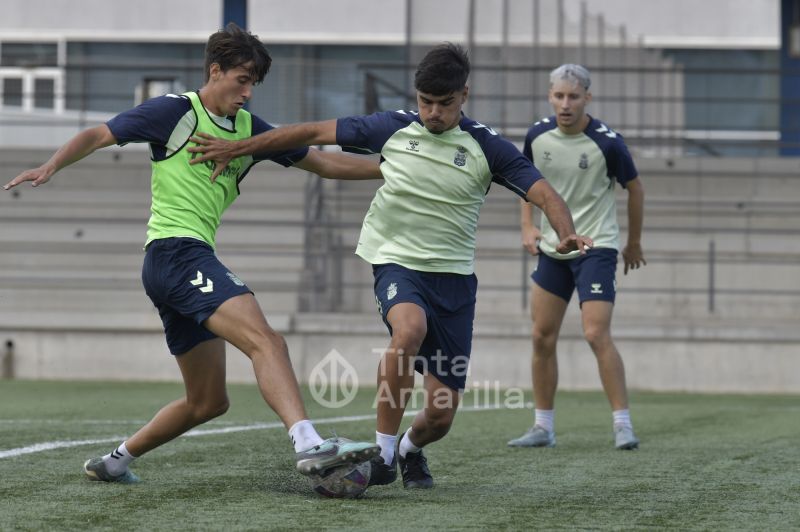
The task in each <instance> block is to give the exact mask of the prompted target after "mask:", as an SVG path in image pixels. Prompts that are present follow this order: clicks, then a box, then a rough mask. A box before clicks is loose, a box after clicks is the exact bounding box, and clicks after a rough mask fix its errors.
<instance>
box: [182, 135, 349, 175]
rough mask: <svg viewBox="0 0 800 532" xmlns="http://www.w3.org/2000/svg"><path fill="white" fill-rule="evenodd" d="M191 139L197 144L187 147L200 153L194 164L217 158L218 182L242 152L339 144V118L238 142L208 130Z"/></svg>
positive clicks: (192, 151) (252, 152)
mask: <svg viewBox="0 0 800 532" xmlns="http://www.w3.org/2000/svg"><path fill="white" fill-rule="evenodd" d="M190 140H191V141H192V142H194V143H195V144H196V146H189V147H188V148H187V150H188V151H189V152H191V153H198V154H200V155H198V156H197V157H194V158H192V160H191V161H190V164H198V163H202V162H205V161H214V162H215V163H216V167H215V169H214V173H213V174H212V175H211V180H212V181H214V180H215V179H216V178H217V176H218V175H219V174H220V172H222V170H223V169H225V167H226V166H228V163H229V162H230V161H231V160H232V159H235V158H236V157H241V156H242V155H250V154H254V153H260V152H265V151H283V150H291V149H295V148H302V147H303V146H318V145H328V144H336V120H326V121H324V122H303V123H301V124H292V125H289V126H281V127H279V128H275V129H271V130H269V131H265V132H263V133H260V134H258V135H256V136H254V137H250V138H247V139H242V140H237V141H230V140H224V139H219V138H216V137H212V136H211V135H208V134H206V133H198V134H197V136H194V137H192V138H191V139H190Z"/></svg>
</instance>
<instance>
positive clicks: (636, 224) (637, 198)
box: [622, 177, 647, 275]
mask: <svg viewBox="0 0 800 532" xmlns="http://www.w3.org/2000/svg"><path fill="white" fill-rule="evenodd" d="M625 188H626V189H627V190H628V243H627V245H626V246H625V247H624V248H623V249H622V259H623V261H624V262H625V270H624V274H625V275H627V274H628V269H631V270H635V269H638V268H639V267H641V266H646V265H647V261H646V260H644V252H643V251H642V223H643V221H644V187H643V186H642V181H641V179H639V178H638V177H637V178H636V179H634V180H632V181H629V182H628V183H627V184H626V185H625Z"/></svg>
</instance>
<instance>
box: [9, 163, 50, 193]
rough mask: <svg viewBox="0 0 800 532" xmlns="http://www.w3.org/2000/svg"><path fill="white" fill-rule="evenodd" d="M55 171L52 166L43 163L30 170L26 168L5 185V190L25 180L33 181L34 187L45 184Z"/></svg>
mask: <svg viewBox="0 0 800 532" xmlns="http://www.w3.org/2000/svg"><path fill="white" fill-rule="evenodd" d="M54 173H55V172H54V171H53V170H51V169H50V168H48V167H46V166H44V165H42V166H40V167H39V168H32V169H30V170H25V171H24V172H22V173H21V174H19V175H18V176H17V177H15V178H14V179H12V180H11V181H9V182H8V183H6V184H5V185H3V190H10V189H12V188H14V187H15V186H17V185H19V184H20V183H24V182H25V181H31V186H32V187H38V186H39V185H44V184H45V183H47V182H48V181H50V177H51V176H52V175H53V174H54Z"/></svg>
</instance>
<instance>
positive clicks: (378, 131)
mask: <svg viewBox="0 0 800 532" xmlns="http://www.w3.org/2000/svg"><path fill="white" fill-rule="evenodd" d="M416 120H417V118H416V115H415V114H413V113H407V112H405V111H385V112H380V113H374V114H371V115H366V116H348V117H345V118H340V119H338V120H337V121H336V144H338V145H339V146H341V147H342V150H344V151H350V152H360V153H380V152H381V150H382V149H383V145H384V144H386V141H388V140H389V138H390V137H391V136H392V135H394V134H395V133H396V132H397V131H398V130H400V129H403V128H404V127H406V126H407V125H408V124H410V123H411V122H414V121H416Z"/></svg>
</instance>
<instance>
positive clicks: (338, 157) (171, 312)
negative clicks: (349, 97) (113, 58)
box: [3, 24, 381, 483]
mask: <svg viewBox="0 0 800 532" xmlns="http://www.w3.org/2000/svg"><path fill="white" fill-rule="evenodd" d="M271 62H272V59H271V58H270V56H269V53H268V52H267V49H266V48H265V47H264V45H263V44H262V43H261V41H259V40H258V38H257V37H256V36H254V35H251V34H250V33H248V32H246V31H244V30H242V29H241V28H239V27H238V26H236V25H234V24H229V25H228V26H227V27H226V28H225V29H224V30H221V31H219V32H217V33H214V34H213V35H211V37H210V38H209V40H208V43H207V45H206V60H205V77H206V82H205V85H203V87H202V88H201V89H200V90H198V91H197V92H189V93H186V94H182V95H174V94H169V95H166V96H161V97H157V98H153V99H151V100H148V101H146V102H144V103H143V104H141V105H139V106H138V107H136V108H134V109H131V110H129V111H126V112H124V113H122V114H119V115H117V116H116V117H114V118H112V119H111V120H109V121H108V122H107V123H106V124H103V125H100V126H97V127H93V128H90V129H87V130H85V131H82V132H81V133H78V134H77V135H76V136H74V137H73V138H72V139H71V140H70V141H68V142H67V143H66V144H64V145H63V146H62V147H61V148H60V149H59V150H58V151H57V152H56V153H55V154H54V155H53V156H52V157H51V158H50V160H49V161H47V162H46V163H45V164H43V165H42V166H40V167H38V168H35V169H31V170H27V171H25V172H23V173H22V174H20V175H19V176H17V177H16V178H14V179H13V180H12V181H10V182H9V183H8V184H6V185H5V186H4V187H3V188H4V189H5V190H9V189H10V188H12V187H14V186H17V185H19V184H21V183H23V182H25V181H30V182H31V184H32V186H34V187H36V186H39V185H42V184H44V183H46V182H47V181H49V180H50V178H51V177H52V176H53V174H55V173H56V172H57V171H58V170H60V169H61V168H64V167H65V166H68V165H70V164H72V163H74V162H76V161H79V160H80V159H82V158H84V157H86V156H87V155H89V154H90V153H92V152H94V151H95V150H97V149H100V148H103V147H106V146H110V145H112V144H119V145H124V144H127V143H129V142H147V143H149V145H150V156H151V160H152V168H153V170H152V183H151V186H152V207H151V215H150V220H149V222H148V225H147V227H148V228H147V242H146V244H145V249H146V254H145V259H144V265H143V268H142V281H143V284H144V287H145V291H146V292H147V294H148V296H150V298H151V299H152V301H153V304H154V305H155V306H156V308H158V311H159V314H160V315H161V319H162V321H163V324H164V331H165V334H166V339H167V345H168V346H169V349H170V352H171V353H172V354H173V355H174V356H175V360H176V361H177V363H178V366H179V368H180V371H181V374H182V376H183V380H184V383H185V385H186V396H185V397H182V398H180V399H177V400H175V401H173V402H172V403H170V404H168V405H166V406H164V407H163V408H162V409H161V410H160V411H159V412H158V413H157V414H156V415H155V417H154V418H153V419H152V420H151V421H150V422H149V423H147V424H146V425H145V426H144V427H142V428H141V429H139V430H138V431H137V432H136V433H135V434H134V435H133V436H131V437H130V438H128V439H127V440H125V441H124V442H123V443H122V444H121V445H120V446H119V447H117V448H116V449H115V450H114V451H113V452H111V453H109V454H107V455H105V456H103V457H98V458H94V459H91V460H88V461H87V462H86V463H85V464H84V471H85V474H86V475H87V476H88V477H89V478H90V479H92V480H100V481H106V482H122V483H131V482H136V481H137V480H138V477H136V476H135V475H134V474H133V473H132V472H131V471H130V469H129V467H128V466H129V464H130V463H131V462H132V461H133V460H134V459H135V458H138V457H140V456H142V455H143V454H144V453H146V452H148V451H151V450H153V449H155V448H156V447H158V446H160V445H163V444H164V443H166V442H168V441H170V440H172V439H174V438H176V437H178V436H180V435H181V434H183V433H185V432H186V431H188V430H189V429H191V428H193V427H195V426H197V425H199V424H201V423H204V422H206V421H208V420H210V419H213V418H215V417H217V416H219V415H222V414H224V413H225V411H226V410H227V409H228V397H227V392H226V390H225V341H226V340H227V341H228V342H230V343H231V344H233V345H234V346H236V347H237V348H239V349H240V350H241V351H242V352H243V353H245V354H246V355H247V356H248V357H249V358H250V359H251V361H252V363H253V370H254V372H255V376H256V380H257V382H258V386H259V389H260V391H261V394H262V396H263V397H264V400H265V401H266V402H267V404H268V405H269V406H270V407H271V408H272V409H273V410H274V411H275V412H276V413H277V414H278V416H279V417H280V419H281V421H282V422H283V423H284V425H285V426H286V428H287V430H288V432H289V436H290V438H291V440H292V443H293V444H294V449H295V452H296V459H297V469H298V471H300V472H301V473H302V474H306V475H308V474H312V473H315V472H318V471H320V470H324V469H327V468H329V467H332V466H335V465H338V464H343V463H346V462H363V461H366V460H369V459H370V458H372V457H373V456H375V455H377V453H378V452H379V448H378V447H377V446H376V445H374V444H371V443H359V442H343V441H340V440H338V439H333V438H332V439H329V440H323V439H322V438H321V437H320V436H319V434H318V433H317V432H316V430H315V429H314V427H313V425H312V424H311V422H310V421H309V420H308V416H307V415H306V411H305V407H304V405H303V400H302V398H301V396H300V391H299V388H298V384H297V379H296V377H295V374H294V371H293V370H292V366H291V361H290V359H289V355H288V351H287V347H286V343H285V342H284V340H283V338H282V337H281V336H280V335H279V334H278V333H276V332H275V331H274V330H273V329H272V328H271V327H270V326H269V324H268V323H267V321H266V320H265V318H264V313H263V312H262V311H261V309H260V308H259V305H258V303H257V302H256V299H255V297H254V296H253V293H252V292H251V291H250V289H248V287H247V286H246V285H245V284H244V282H242V281H241V280H240V279H239V278H238V277H237V276H236V275H234V274H233V273H232V272H230V271H229V270H228V269H227V268H226V267H225V266H224V265H223V264H222V263H221V262H220V261H219V260H218V259H217V257H216V256H215V254H214V248H215V234H216V231H217V227H218V226H219V223H220V217H221V216H222V213H223V212H224V211H225V209H227V208H228V207H229V206H230V204H231V203H233V201H234V200H235V199H236V198H237V197H238V195H239V186H240V184H241V181H242V179H243V178H244V177H245V175H246V174H247V172H248V171H249V169H250V167H251V166H252V165H253V164H255V163H257V162H259V161H262V160H272V161H274V162H277V163H278V164H281V165H283V166H287V167H288V166H295V167H297V168H301V169H303V170H307V171H310V172H314V173H317V174H319V175H321V176H322V177H337V178H344V179H377V178H380V177H381V173H380V170H379V168H378V165H377V163H375V162H373V161H368V160H365V159H360V158H357V157H350V156H347V155H343V154H335V153H323V152H320V151H317V150H313V149H307V148H302V149H295V150H278V151H271V152H259V153H255V154H253V155H248V156H246V157H239V158H237V159H235V160H233V161H231V162H230V164H228V166H227V168H225V170H224V171H223V172H222V173H221V174H220V175H219V176H216V175H214V179H212V173H213V172H214V170H215V169H214V165H213V164H207V165H190V164H189V161H190V159H191V158H192V157H193V156H194V155H193V154H192V153H190V152H188V151H187V147H188V146H189V145H190V140H189V139H190V137H191V136H192V135H193V134H197V133H208V134H213V135H216V136H219V137H222V138H225V139H228V140H238V139H244V138H247V137H250V136H251V135H257V134H259V133H262V132H265V131H268V130H270V129H273V127H272V126H271V125H269V124H268V123H266V122H264V121H263V120H261V119H260V118H258V117H257V116H254V115H251V114H250V113H249V112H247V111H245V110H244V109H243V107H244V104H245V103H247V101H248V100H249V99H250V97H251V95H252V91H253V87H254V86H255V85H256V84H258V83H260V82H261V81H262V80H263V79H264V76H266V74H267V72H268V70H269V67H270V65H271Z"/></svg>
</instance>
